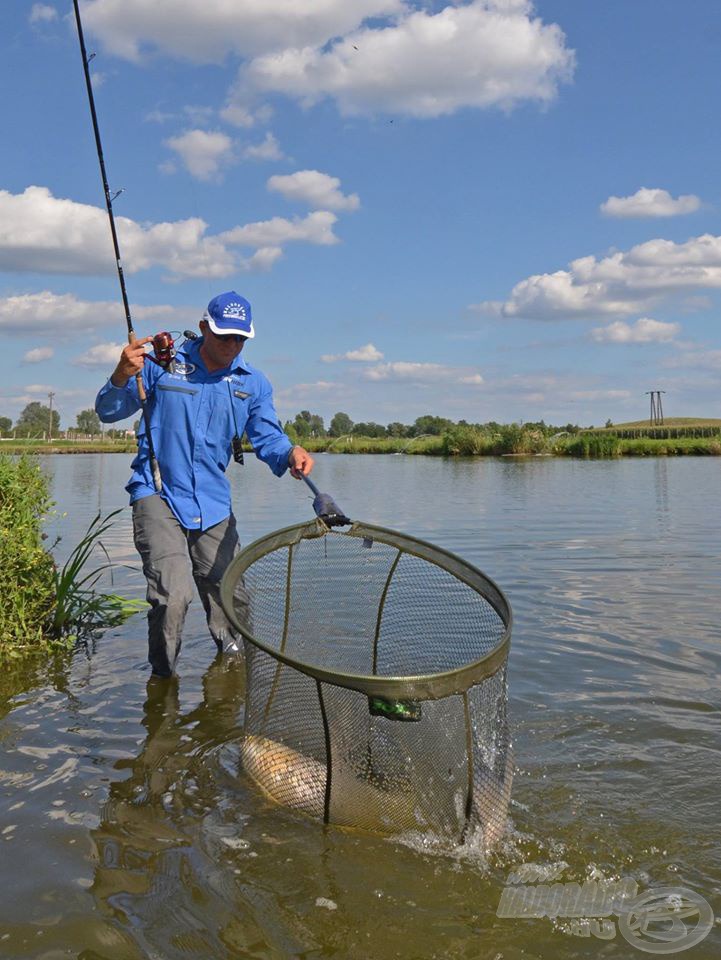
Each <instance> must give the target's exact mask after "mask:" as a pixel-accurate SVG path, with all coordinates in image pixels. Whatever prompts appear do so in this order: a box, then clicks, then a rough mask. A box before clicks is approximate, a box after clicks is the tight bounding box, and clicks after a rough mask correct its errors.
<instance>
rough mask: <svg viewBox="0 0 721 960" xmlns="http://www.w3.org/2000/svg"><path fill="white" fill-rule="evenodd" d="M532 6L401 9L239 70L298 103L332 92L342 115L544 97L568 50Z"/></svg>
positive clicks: (431, 113) (423, 113)
mask: <svg viewBox="0 0 721 960" xmlns="http://www.w3.org/2000/svg"><path fill="white" fill-rule="evenodd" d="M532 11H533V6H532V4H531V3H530V2H529V0H472V2H470V3H465V4H460V3H458V4H454V5H449V6H446V7H445V8H444V9H442V10H440V11H439V12H437V13H433V12H429V11H426V10H414V9H412V8H410V7H406V9H405V13H404V15H402V16H400V17H397V18H396V19H395V20H394V21H393V22H391V23H389V24H388V25H384V26H380V27H378V26H367V27H361V28H359V29H357V30H355V31H354V32H352V33H350V34H348V35H347V36H345V37H342V39H340V40H338V41H337V42H335V43H334V44H333V45H332V46H330V47H321V46H320V45H316V46H311V45H293V46H291V45H288V46H287V47H286V48H285V49H283V50H278V51H274V52H271V53H266V54H263V55H261V56H258V57H257V58H256V59H255V60H253V61H252V62H251V63H249V64H248V65H247V66H246V67H245V68H244V69H243V71H242V74H241V75H242V77H243V78H244V80H245V81H246V83H247V84H248V85H249V86H251V87H255V88H256V89H259V90H262V91H269V92H275V93H284V94H286V95H288V96H290V97H294V98H297V99H300V100H302V101H303V102H305V103H314V102H316V101H318V100H321V99H322V98H324V97H333V98H335V100H336V102H337V103H338V106H339V108H340V110H341V111H342V112H343V113H345V114H359V113H375V112H385V113H388V112H391V113H407V114H410V115H412V116H418V117H436V116H441V115H443V114H450V113H454V112H455V111H456V110H459V109H461V108H463V107H479V108H485V107H502V108H510V107H513V106H514V105H516V104H517V103H519V102H520V101H524V100H537V101H540V102H543V103H547V102H549V101H551V100H553V99H554V97H555V96H556V94H557V90H558V86H559V84H560V83H561V82H563V81H566V80H569V79H570V77H571V74H572V72H573V67H574V55H573V53H572V51H570V50H568V49H567V48H566V46H565V36H564V34H563V31H562V30H561V29H560V28H559V27H558V26H557V25H556V24H544V23H542V22H541V20H540V19H539V18H534V17H533V16H532Z"/></svg>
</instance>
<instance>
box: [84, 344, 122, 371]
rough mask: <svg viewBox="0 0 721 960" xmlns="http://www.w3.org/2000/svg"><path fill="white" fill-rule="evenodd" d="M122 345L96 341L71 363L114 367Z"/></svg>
mask: <svg viewBox="0 0 721 960" xmlns="http://www.w3.org/2000/svg"><path fill="white" fill-rule="evenodd" d="M124 346H125V344H124V343H96V344H95V346H93V347H90V349H89V350H86V351H85V353H81V354H80V356H78V357H76V358H75V359H74V360H73V363H74V364H76V365H77V366H81V367H115V365H116V364H117V362H118V360H119V359H120V354H121V352H122V349H123V347H124Z"/></svg>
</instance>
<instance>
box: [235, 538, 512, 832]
mask: <svg viewBox="0 0 721 960" xmlns="http://www.w3.org/2000/svg"><path fill="white" fill-rule="evenodd" d="M222 594H223V604H224V607H225V610H226V613H227V614H228V616H229V617H230V619H231V620H232V621H233V622H234V623H235V625H236V627H238V629H240V630H241V632H242V633H243V635H244V637H245V647H246V666H247V675H248V678H247V679H248V682H247V690H248V694H247V702H246V712H245V735H244V740H243V744H242V757H243V764H244V769H245V772H246V773H247V774H248V775H249V776H250V777H251V778H252V779H253V780H255V781H256V783H257V784H258V785H259V786H260V787H261V789H262V790H263V791H264V792H265V793H266V795H267V796H269V797H270V798H271V799H273V800H274V801H276V802H278V803H281V804H283V805H285V806H287V807H290V808H292V809H296V810H301V811H303V812H305V813H307V814H310V815H312V816H315V817H319V818H322V819H324V820H325V821H326V822H328V823H335V824H340V825H345V826H350V827H359V828H362V829H366V830H371V831H374V832H381V833H389V834H392V833H402V832H407V831H422V832H433V833H434V834H436V835H441V836H446V837H451V838H454V839H459V840H463V839H464V838H465V837H467V836H469V834H470V832H471V831H472V832H473V835H474V836H476V835H478V834H479V833H480V835H481V837H483V838H484V839H485V841H486V842H487V843H488V844H492V843H493V842H495V840H497V839H498V838H499V837H500V836H501V834H502V833H503V830H504V827H505V823H506V817H507V806H508V800H509V795H510V788H511V779H512V760H511V749H510V737H509V728H508V719H507V686H506V660H507V653H508V643H509V637H510V623H511V614H510V609H509V607H508V604H507V602H506V600H505V597H504V596H503V594H502V593H501V592H500V590H499V589H498V587H496V586H495V584H493V582H492V581H491V580H489V579H488V578H486V577H485V576H484V575H483V574H482V573H480V571H478V570H476V569H475V568H473V567H471V566H470V565H468V564H466V563H464V562H463V561H462V560H460V559H459V558H458V557H455V556H453V555H452V554H449V553H447V552H445V551H442V550H439V549H438V548H435V547H433V546H432V545H430V544H427V543H424V542H422V541H418V540H414V539H412V538H410V537H404V536H402V535H400V534H398V533H396V532H394V531H390V530H384V529H382V528H379V527H371V526H369V525H366V524H359V523H356V524H353V526H352V527H351V529H350V530H349V531H346V532H343V533H341V532H338V531H337V530H335V531H329V530H327V528H326V527H325V526H324V525H323V524H321V523H320V522H317V523H311V524H304V525H299V526H297V527H291V528H288V529H287V530H284V531H279V532H277V533H275V534H272V535H270V536H269V537H266V538H264V539H263V540H260V541H256V543H255V544H252V545H251V546H250V547H248V548H246V549H245V550H244V551H242V552H241V553H240V554H239V555H238V556H237V557H236V558H235V560H234V561H233V563H232V564H231V566H230V568H229V569H228V572H227V573H226V575H225V578H224V581H223V587H222Z"/></svg>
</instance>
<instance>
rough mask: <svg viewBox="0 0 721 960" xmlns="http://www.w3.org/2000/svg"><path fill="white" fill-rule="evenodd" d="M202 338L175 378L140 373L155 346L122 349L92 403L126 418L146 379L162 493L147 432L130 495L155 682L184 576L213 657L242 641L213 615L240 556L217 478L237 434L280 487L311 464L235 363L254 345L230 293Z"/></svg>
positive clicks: (216, 305) (258, 381) (191, 344)
mask: <svg viewBox="0 0 721 960" xmlns="http://www.w3.org/2000/svg"><path fill="white" fill-rule="evenodd" d="M200 331H201V337H200V338H199V339H196V340H187V341H186V342H185V343H184V344H183V346H182V347H181V348H180V349H179V350H178V353H177V356H176V360H175V365H174V370H173V369H172V367H171V368H169V369H164V368H163V367H161V366H158V365H157V364H155V363H152V362H145V359H144V358H145V349H144V348H145V345H146V344H147V343H150V341H151V340H152V337H143V338H141V339H139V340H136V341H135V342H134V343H130V344H128V346H127V347H125V348H124V350H123V352H122V353H121V355H120V360H119V362H118V365H117V367H116V368H115V371H114V372H113V374H112V376H111V377H110V379H109V380H108V382H107V383H106V384H105V386H104V387H103V388H102V390H101V391H100V392H99V393H98V396H97V399H96V401H95V409H96V411H97V413H98V416H99V417H100V419H101V420H102V421H103V422H105V423H113V422H115V421H116V420H124V419H125V418H126V417H130V416H132V415H133V414H134V413H136V412H137V411H138V410H139V409H140V400H139V397H138V388H137V383H136V381H135V375H136V374H137V373H138V371H140V370H142V374H143V383H144V386H145V392H146V394H147V398H148V399H147V411H148V415H149V420H150V425H151V430H152V436H153V442H154V446H155V452H156V455H157V458H158V462H159V464H160V471H161V474H162V491H161V492H160V494H158V493H157V492H156V490H155V486H154V484H153V477H152V472H151V468H150V462H149V454H148V442H147V437H146V426H145V423H144V422H141V425H140V431H139V434H138V455H137V456H136V458H135V460H134V461H133V463H132V470H133V475H132V476H131V478H130V481H129V483H128V485H127V487H126V489H127V491H128V493H129V494H130V503H131V504H132V507H133V532H134V539H135V546H136V547H137V550H138V552H139V554H140V556H141V558H142V561H143V573H144V574H145V578H146V580H147V581H148V592H147V598H148V602H149V603H150V611H149V613H148V646H149V654H148V659H149V660H150V664H151V666H152V669H153V675H154V676H158V677H169V676H171V674H172V672H173V669H174V667H175V661H176V659H177V657H178V654H179V652H180V643H181V633H182V629H183V622H184V620H185V614H186V612H187V609H188V605H189V603H190V601H191V599H192V597H193V582H192V580H191V568H192V577H193V579H194V580H195V584H196V586H197V588H198V593H199V594H200V598H201V600H202V601H203V607H204V608H205V613H206V616H207V620H208V627H209V629H210V633H211V635H212V637H213V639H214V640H215V642H216V644H217V646H218V649H219V650H223V648H224V647H225V648H226V649H227V648H228V647H231V648H234V647H235V644H236V642H237V640H238V637H237V635H236V633H235V632H234V631H233V629H232V627H231V625H230V623H229V622H228V620H227V618H226V616H225V614H224V613H223V609H222V607H221V605H220V580H221V578H222V576H223V573H224V572H225V570H226V568H227V566H228V564H229V563H230V561H231V560H232V558H233V556H234V555H235V553H236V552H237V551H238V546H239V544H238V534H237V532H236V523H235V517H234V516H233V513H232V509H231V502H230V485H229V484H228V481H227V479H226V477H225V469H226V467H227V466H228V464H229V462H230V458H231V455H232V454H233V452H234V449H235V448H237V449H238V450H239V449H240V447H239V443H240V437H242V436H243V432H245V433H247V435H248V439H249V440H250V442H251V444H252V445H253V449H254V451H255V455H256V456H257V457H258V458H259V459H260V460H262V461H263V462H264V463H267V464H268V466H269V467H270V469H271V470H272V471H273V473H274V474H275V475H276V476H278V477H280V476H282V475H283V474H284V473H285V471H286V469H288V468H289V469H290V472H291V473H292V474H293V476H294V477H296V479H299V478H300V477H301V476H304V475H307V474H309V473H310V471H311V470H312V468H313V458H312V457H311V456H310V454H309V453H308V452H307V451H306V450H304V449H303V448H302V447H298V446H293V443H292V442H291V441H290V440H289V438H288V437H287V436H286V435H285V434H284V433H283V431H282V430H281V428H280V424H279V423H278V416H277V414H276V412H275V408H274V406H273V392H272V388H271V386H270V383H269V382H268V380H267V379H266V377H265V376H264V375H263V374H262V373H261V372H260V371H259V370H255V369H254V368H253V367H251V366H250V364H248V363H246V362H245V361H244V360H241V357H240V354H241V351H242V349H243V345H244V344H245V341H246V340H249V339H251V338H252V337H253V336H255V331H254V330H253V323H252V319H251V309H250V304H249V303H248V301H247V300H245V299H244V298H243V297H241V296H239V294H237V293H235V292H234V291H231V292H229V293H221V294H220V295H219V296H217V297H214V298H213V300H211V301H210V303H209V304H208V310H207V312H206V313H205V314H204V315H203V319H202V320H201V321H200ZM234 441H235V442H234ZM188 560H190V563H189V562H188Z"/></svg>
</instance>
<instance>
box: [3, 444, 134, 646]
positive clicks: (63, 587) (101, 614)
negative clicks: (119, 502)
mask: <svg viewBox="0 0 721 960" xmlns="http://www.w3.org/2000/svg"><path fill="white" fill-rule="evenodd" d="M50 507H51V501H50V497H49V492H48V482H47V478H46V477H45V475H44V474H43V473H42V471H41V470H40V468H39V467H38V465H37V463H35V462H34V461H33V460H31V459H30V458H28V457H20V458H18V459H12V458H10V457H7V456H0V597H2V602H1V603H0V659H4V658H10V657H18V656H20V655H22V654H25V653H31V652H40V651H42V650H53V649H58V648H67V647H71V646H72V645H73V644H74V643H75V642H76V641H77V640H79V639H84V638H86V637H87V636H89V635H90V634H92V633H93V632H94V631H95V630H98V629H100V628H101V627H107V626H113V625H115V624H118V623H120V622H121V621H122V620H124V619H125V618H126V617H127V616H130V615H131V614H132V613H134V612H136V610H138V609H139V608H141V606H142V604H140V602H138V601H128V600H124V599H123V598H122V597H118V596H117V595H115V594H109V595H108V594H104V593H102V592H98V591H97V590H96V589H95V587H96V586H97V584H98V581H99V580H100V578H101V577H102V576H103V574H105V573H106V572H107V571H108V570H109V569H110V563H109V561H108V560H107V553H106V554H105V562H103V563H101V565H100V566H96V567H94V568H93V569H90V570H89V569H88V564H89V562H90V560H91V557H92V556H93V555H94V554H95V552H96V550H101V551H102V550H104V548H103V546H102V541H101V537H102V536H103V534H105V533H106V532H107V530H108V529H109V528H110V526H111V525H112V522H113V518H114V516H115V515H116V514H117V512H118V511H115V513H112V514H110V515H109V516H107V517H105V518H101V517H100V515H98V516H97V517H95V519H94V520H93V521H92V522H91V524H90V526H89V527H88V530H87V532H86V534H85V536H84V537H83V538H82V540H81V541H80V543H79V544H78V545H77V546H76V547H75V548H74V550H73V551H72V553H71V554H70V557H69V558H68V560H67V561H66V562H65V564H64V565H63V567H62V568H60V569H59V568H58V566H57V565H56V563H55V561H54V559H53V557H52V554H51V553H50V552H49V551H48V550H47V549H46V548H45V547H44V545H43V540H44V537H45V535H44V534H43V533H42V521H43V518H44V517H45V516H47V514H48V511H49V510H50Z"/></svg>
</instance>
